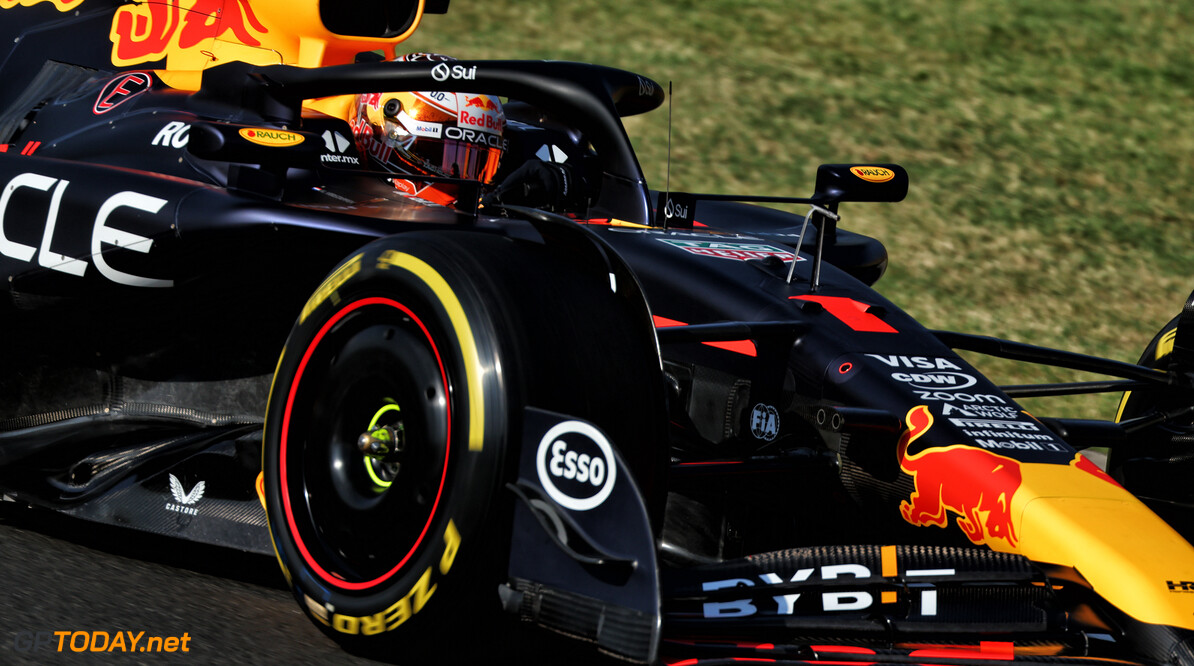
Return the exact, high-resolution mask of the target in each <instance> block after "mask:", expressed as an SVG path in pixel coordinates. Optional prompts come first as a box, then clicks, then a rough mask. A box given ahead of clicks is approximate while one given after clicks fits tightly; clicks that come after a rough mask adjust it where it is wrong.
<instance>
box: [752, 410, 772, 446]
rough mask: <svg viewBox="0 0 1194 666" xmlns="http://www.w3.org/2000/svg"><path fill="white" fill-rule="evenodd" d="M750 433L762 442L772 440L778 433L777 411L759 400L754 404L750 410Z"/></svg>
mask: <svg viewBox="0 0 1194 666" xmlns="http://www.w3.org/2000/svg"><path fill="white" fill-rule="evenodd" d="M750 434H752V435H754V437H755V439H761V440H763V441H764V442H771V441H774V440H775V438H776V437H777V436H778V435H779V411H778V410H776V409H775V408H774V407H772V406H771V405H764V404H763V403H761V402H760V403H759V404H757V405H755V408H754V409H752V410H751V412H750Z"/></svg>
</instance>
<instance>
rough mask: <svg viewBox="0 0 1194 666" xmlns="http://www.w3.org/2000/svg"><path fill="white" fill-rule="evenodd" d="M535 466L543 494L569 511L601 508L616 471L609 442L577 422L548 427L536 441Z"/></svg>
mask: <svg viewBox="0 0 1194 666" xmlns="http://www.w3.org/2000/svg"><path fill="white" fill-rule="evenodd" d="M535 465H536V469H537V471H538V473H539V483H540V484H542V486H543V489H544V490H546V491H547V494H548V495H549V496H550V497H551V498H552V499H553V500H555V501H556V502H557V503H558V504H560V506H563V507H565V508H568V509H572V510H573V511H588V510H589V509H594V508H596V507H599V506H601V504H602V503H603V502H605V500H606V499H607V498H608V497H609V495H610V493H612V492H613V490H614V482H615V481H616V477H617V471H618V466H617V461H616V460H615V459H614V450H613V447H612V446H610V443H609V440H607V439H606V438H605V435H603V434H601V431H600V430H598V429H597V428H595V427H593V426H591V425H589V424H588V423H583V422H581V421H564V422H563V423H557V424H556V425H554V426H552V427H551V429H550V430H548V431H547V433H546V434H544V435H543V439H541V440H539V450H538V454H537V455H536V459H535Z"/></svg>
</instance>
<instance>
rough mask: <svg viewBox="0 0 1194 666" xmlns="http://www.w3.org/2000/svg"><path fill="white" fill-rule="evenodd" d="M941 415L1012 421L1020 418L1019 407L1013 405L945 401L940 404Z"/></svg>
mask: <svg viewBox="0 0 1194 666" xmlns="http://www.w3.org/2000/svg"><path fill="white" fill-rule="evenodd" d="M941 415H942V416H950V415H957V416H966V417H970V418H980V419H1003V420H1007V421H1014V420H1016V419H1018V418H1020V408H1019V407H1015V406H1013V405H973V404H971V405H953V404H948V403H947V404H944V405H942V406H941Z"/></svg>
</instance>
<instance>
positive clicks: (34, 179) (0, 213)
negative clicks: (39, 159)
mask: <svg viewBox="0 0 1194 666" xmlns="http://www.w3.org/2000/svg"><path fill="white" fill-rule="evenodd" d="M56 182H58V179H57V178H50V177H49V176H41V175H38V174H36V173H23V174H21V175H19V176H17V177H16V178H13V179H12V180H10V181H9V182H8V185H7V186H6V187H5V188H4V194H2V195H0V254H3V255H4V256H6V257H12V258H13V259H19V260H20V261H30V260H31V259H33V255H34V254H35V253H36V252H37V248H35V247H33V246H32V245H22V244H21V243H18V242H16V241H12V240H9V238H8V236H7V235H5V233H4V218H5V217H6V215H5V213H6V212H8V202H9V200H10V199H12V194H13V192H16V191H17V190H19V189H21V188H22V187H31V188H33V189H35V190H41V191H42V192H45V191H46V190H49V189H50V187H52V186H53V185H54V183H56Z"/></svg>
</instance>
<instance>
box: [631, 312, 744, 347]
mask: <svg viewBox="0 0 1194 666" xmlns="http://www.w3.org/2000/svg"><path fill="white" fill-rule="evenodd" d="M651 318H652V319H654V320H655V328H668V327H669V326H688V324H686V323H684V322H682V321H677V320H675V319H668V318H667V317H660V316H659V315H651ZM701 344H703V345H708V346H710V347H716V348H718V349H724V350H726V351H732V352H734V353H736V354H742V355H744V356H758V355H759V352H758V349H757V348H755V343H754V341H753V340H730V341H727V342H702V343H701Z"/></svg>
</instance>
